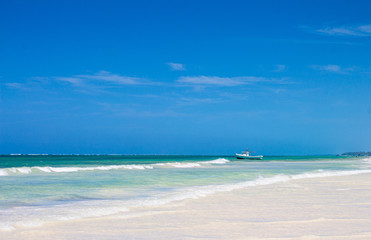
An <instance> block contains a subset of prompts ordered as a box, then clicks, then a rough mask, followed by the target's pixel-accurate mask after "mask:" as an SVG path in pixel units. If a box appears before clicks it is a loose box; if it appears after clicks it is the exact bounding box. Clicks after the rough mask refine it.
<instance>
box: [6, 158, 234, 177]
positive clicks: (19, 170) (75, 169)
mask: <svg viewBox="0 0 371 240" xmlns="http://www.w3.org/2000/svg"><path fill="white" fill-rule="evenodd" d="M228 162H229V160H227V159H225V158H218V159H215V160H211V161H199V162H167V163H155V164H128V165H107V166H94V167H50V166H45V167H40V166H35V167H12V168H2V169H0V176H9V175H14V174H31V173H40V172H44V173H71V172H78V171H95V170H101V171H108V170H117V169H126V170H146V169H153V168H154V167H174V168H198V167H203V166H205V164H225V163H228Z"/></svg>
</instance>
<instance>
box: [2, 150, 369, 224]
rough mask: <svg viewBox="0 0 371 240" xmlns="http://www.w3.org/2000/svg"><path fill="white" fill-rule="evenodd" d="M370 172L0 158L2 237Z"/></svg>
mask: <svg viewBox="0 0 371 240" xmlns="http://www.w3.org/2000/svg"><path fill="white" fill-rule="evenodd" d="M363 172H371V161H370V159H368V158H346V157H337V156H290V157H287V156H275V157H265V158H264V160H258V161H246V160H237V159H235V158H234V157H232V156H158V155H154V156H137V155H136V156H134V155H132V156H119V155H108V156H107V155H105V156H103V155H102V156H100V155H68V156H53V155H20V156H10V155H3V156H0V194H1V195H0V231H11V230H15V229H17V228H24V227H37V226H41V225H42V224H44V223H46V222H53V221H69V220H73V219H84V218H90V217H100V216H107V215H117V214H119V215H125V214H127V213H129V212H131V213H132V212H135V211H143V209H144V208H146V207H156V206H160V205H166V204H172V203H176V202H179V201H183V200H187V199H197V198H201V197H204V196H209V195H212V194H214V193H217V192H227V191H232V190H235V189H241V188H247V187H254V186H258V185H266V184H273V183H276V182H286V181H290V180H293V179H300V178H314V177H325V176H339V177H340V176H342V175H350V174H359V173H363Z"/></svg>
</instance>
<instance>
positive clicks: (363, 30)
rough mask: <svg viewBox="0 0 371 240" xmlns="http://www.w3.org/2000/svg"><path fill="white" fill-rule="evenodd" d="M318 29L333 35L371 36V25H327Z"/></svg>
mask: <svg viewBox="0 0 371 240" xmlns="http://www.w3.org/2000/svg"><path fill="white" fill-rule="evenodd" d="M316 31H317V32H319V33H322V34H327V35H333V36H371V25H360V26H342V27H325V28H321V29H317V30H316Z"/></svg>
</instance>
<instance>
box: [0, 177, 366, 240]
mask: <svg viewBox="0 0 371 240" xmlns="http://www.w3.org/2000/svg"><path fill="white" fill-rule="evenodd" d="M0 239H22V240H23V239H53V240H59V239H352V240H353V239H371V174H369V173H367V174H359V175H352V176H338V177H322V178H309V179H301V180H292V181H289V182H282V183H276V184H271V185H265V186H256V187H251V188H246V189H243V190H236V191H232V192H225V193H218V194H214V195H212V196H208V197H205V198H200V199H195V200H186V201H182V202H177V203H174V204H171V205H166V206H162V207H156V208H152V209H151V208H147V209H142V210H141V211H138V212H136V213H135V214H134V213H125V214H122V215H116V216H110V217H104V218H97V219H87V220H78V221H77V220H76V221H68V222H59V223H50V224H46V225H44V226H42V227H36V228H28V229H17V230H15V231H13V232H2V233H0Z"/></svg>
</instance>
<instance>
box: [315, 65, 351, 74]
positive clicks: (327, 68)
mask: <svg viewBox="0 0 371 240" xmlns="http://www.w3.org/2000/svg"><path fill="white" fill-rule="evenodd" d="M310 67H311V68H313V69H316V70H319V71H322V72H330V73H336V74H349V73H351V72H354V71H355V70H356V67H348V68H342V67H341V66H339V65H334V64H329V65H312V66H310Z"/></svg>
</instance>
